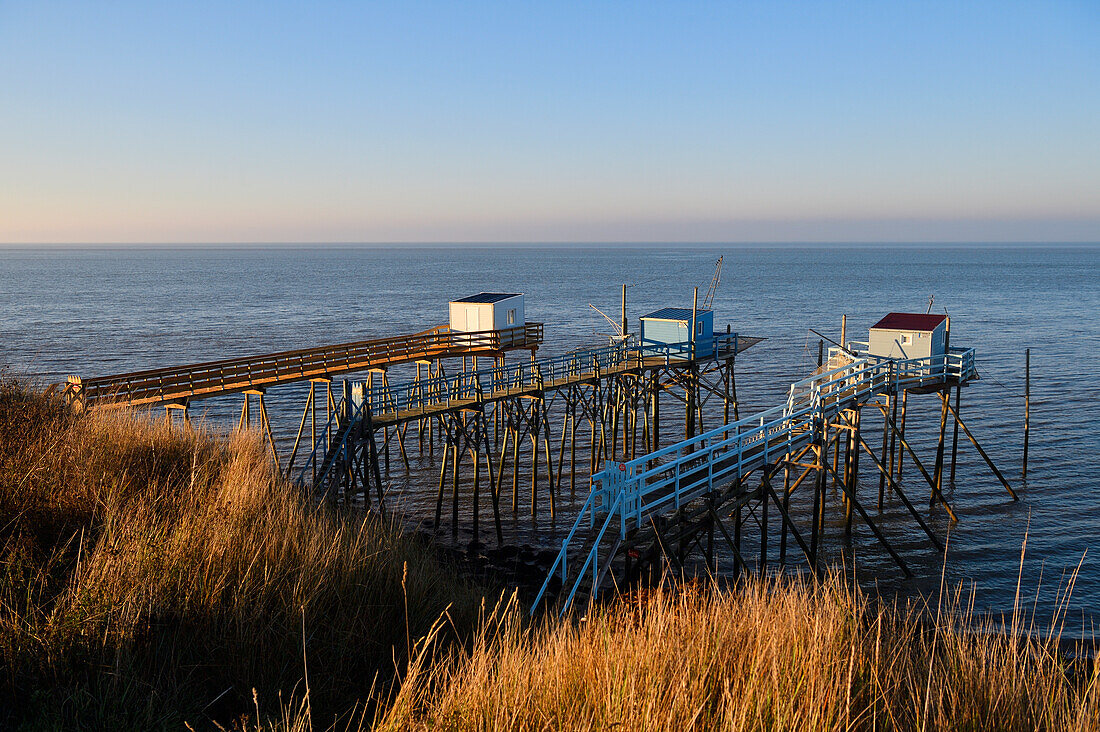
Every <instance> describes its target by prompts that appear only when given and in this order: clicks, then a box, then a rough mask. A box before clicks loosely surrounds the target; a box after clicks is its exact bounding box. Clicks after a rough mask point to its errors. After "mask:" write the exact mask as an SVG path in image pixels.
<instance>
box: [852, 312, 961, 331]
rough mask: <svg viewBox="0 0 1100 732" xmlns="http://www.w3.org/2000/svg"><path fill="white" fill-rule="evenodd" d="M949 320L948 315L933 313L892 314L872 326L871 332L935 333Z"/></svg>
mask: <svg viewBox="0 0 1100 732" xmlns="http://www.w3.org/2000/svg"><path fill="white" fill-rule="evenodd" d="M945 320H947V316H946V315H935V314H932V313H929V314H925V313H890V314H889V315H887V316H886V317H885V318H883V319H882V320H880V321H878V322H877V323H875V324H874V325H872V326H871V330H921V331H933V330H935V329H936V328H937V327H939V324H940V323H942V322H943V321H945Z"/></svg>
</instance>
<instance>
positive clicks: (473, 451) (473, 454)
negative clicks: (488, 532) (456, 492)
mask: <svg viewBox="0 0 1100 732" xmlns="http://www.w3.org/2000/svg"><path fill="white" fill-rule="evenodd" d="M477 428H478V429H481V425H478V427H477ZM478 447H479V446H478V444H477V442H474V444H473V445H472V446H471V448H470V458H471V459H472V460H473V461H474V506H473V508H474V536H473V545H474V546H477V544H478V539H479V538H480V532H479V524H480V522H481V506H480V499H481V460H480V456H479V455H478V452H479V450H478Z"/></svg>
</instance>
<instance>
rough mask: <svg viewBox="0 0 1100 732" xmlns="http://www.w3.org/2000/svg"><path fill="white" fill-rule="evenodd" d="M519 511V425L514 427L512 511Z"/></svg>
mask: <svg viewBox="0 0 1100 732" xmlns="http://www.w3.org/2000/svg"><path fill="white" fill-rule="evenodd" d="M518 511H519V426H518V425H516V426H513V427H512V513H516V512H518Z"/></svg>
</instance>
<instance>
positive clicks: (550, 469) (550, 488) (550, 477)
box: [542, 412, 557, 520]
mask: <svg viewBox="0 0 1100 732" xmlns="http://www.w3.org/2000/svg"><path fill="white" fill-rule="evenodd" d="M543 420H544V424H543V437H542V449H543V451H544V452H545V453H546V487H547V492H548V493H549V494H550V519H551V520H553V519H554V518H555V516H556V512H557V498H556V496H555V493H556V491H555V490H554V462H553V461H552V460H551V459H550V427H549V426H548V425H546V424H545V420H546V413H545V412H544V413H543Z"/></svg>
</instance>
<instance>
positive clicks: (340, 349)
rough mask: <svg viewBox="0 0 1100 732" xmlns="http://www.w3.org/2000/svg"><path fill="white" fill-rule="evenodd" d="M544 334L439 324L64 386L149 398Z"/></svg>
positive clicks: (492, 346) (140, 400)
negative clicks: (399, 333) (384, 335)
mask: <svg viewBox="0 0 1100 732" xmlns="http://www.w3.org/2000/svg"><path fill="white" fill-rule="evenodd" d="M542 335H543V325H542V323H527V324H526V325H521V326H515V327H513V328H505V329H502V330H491V331H478V332H473V333H465V332H458V331H452V330H450V328H448V327H447V326H437V327H435V328H431V329H429V330H426V331H423V332H421V333H415V334H412V335H407V336H397V337H395V338H381V339H375V340H366V341H355V342H352V343H341V344H338V345H334V346H322V347H319V348H307V349H301V350H295V351H282V352H279V353H270V354H262V355H258V356H241V357H237V358H229V359H222V360H219V361H207V362H204V363H196V364H189V365H184V366H172V367H168V368H159V369H150V370H146V371H132V372H129V373H124V374H114V375H110V376H99V377H92V378H86V379H80V378H78V377H71V378H70V383H69V385H68V386H67V387H66V391H67V393H69V395H70V396H71V397H72V398H73V399H77V400H81V401H82V402H83V403H84V404H85V405H89V406H90V405H92V404H93V403H95V402H97V401H111V400H114V401H117V402H118V403H120V404H150V403H157V402H163V401H171V400H174V399H185V398H197V397H200V396H210V395H213V394H219V393H226V392H231V391H241V390H244V389H248V388H252V387H261V386H264V385H270V384H272V383H285V382H291V381H301V380H304V379H308V378H314V377H318V376H331V375H336V374H341V373H348V372H351V371H361V370H364V369H367V368H371V367H372V366H381V365H386V364H392V363H404V362H408V361H413V360H417V359H425V358H440V357H444V356H448V355H459V354H462V353H469V352H471V351H500V350H504V349H511V348H533V347H537V346H538V345H539V344H541V343H542Z"/></svg>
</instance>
